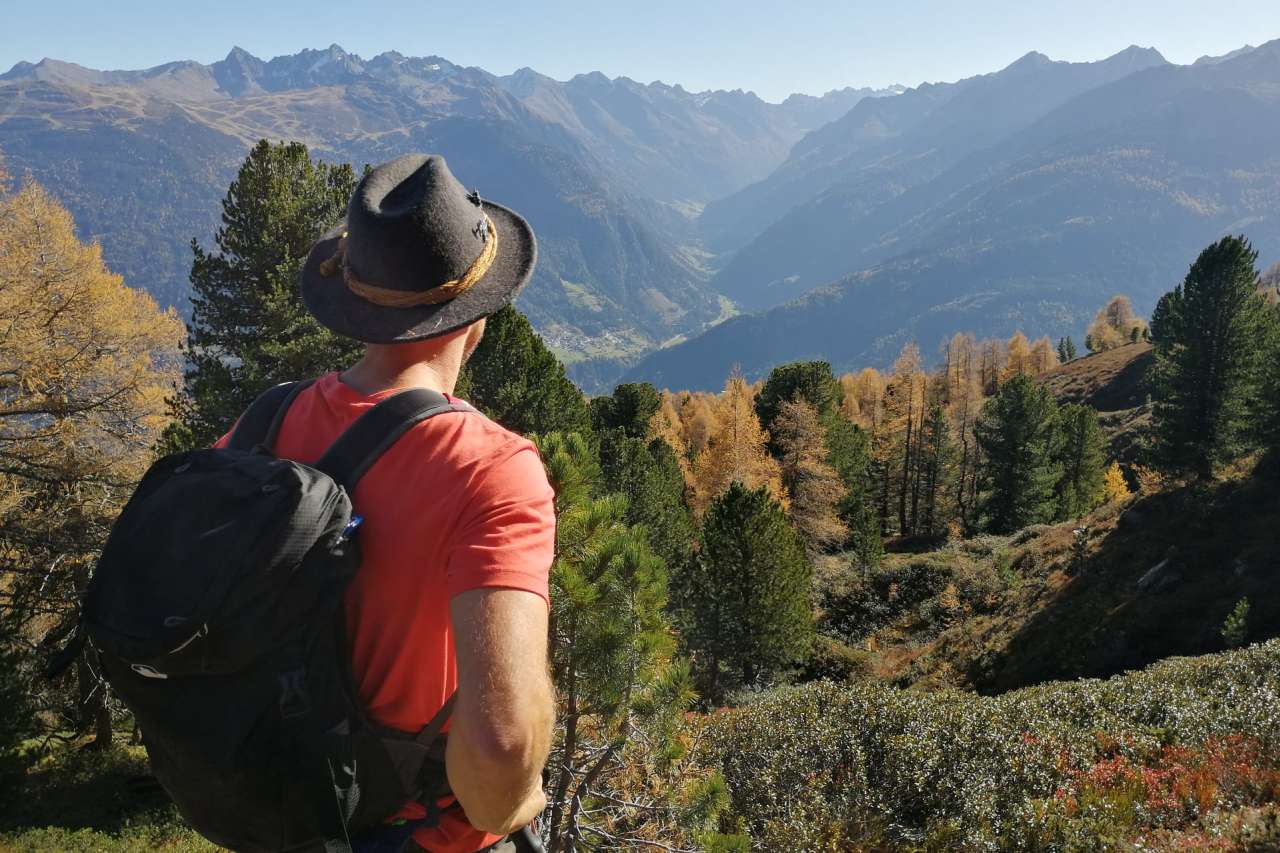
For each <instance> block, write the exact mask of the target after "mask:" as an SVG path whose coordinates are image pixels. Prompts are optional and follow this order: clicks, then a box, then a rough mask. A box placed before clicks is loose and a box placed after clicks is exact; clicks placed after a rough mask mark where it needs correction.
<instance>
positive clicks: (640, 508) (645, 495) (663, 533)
mask: <svg viewBox="0 0 1280 853" xmlns="http://www.w3.org/2000/svg"><path fill="white" fill-rule="evenodd" d="M600 465H601V469H602V483H603V485H604V488H605V489H607V490H608V491H610V492H615V493H618V494H621V495H623V496H625V497H626V499H627V512H626V515H625V520H626V523H627V524H630V525H641V526H643V528H644V529H645V531H647V534H648V539H649V546H650V547H651V548H652V549H653V552H654V553H655V554H657V555H658V556H659V557H660V558H661V559H662V560H663V562H664V563H666V564H667V565H669V566H678V565H682V564H683V563H684V562H685V560H687V559H688V557H689V551H690V549H691V548H692V547H693V539H694V536H695V532H694V527H693V515H692V513H690V512H689V509H688V507H687V506H686V504H685V482H684V473H683V472H682V471H681V470H680V460H679V459H677V458H676V453H675V451H674V450H672V449H671V445H669V444H667V443H666V442H665V441H663V440H662V439H660V438H655V439H653V440H651V441H646V440H645V439H643V438H632V437H631V436H629V435H627V434H626V433H625V432H624V431H623V430H622V429H608V430H605V431H604V432H602V433H601V434H600Z"/></svg>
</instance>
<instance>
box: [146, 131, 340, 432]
mask: <svg viewBox="0 0 1280 853" xmlns="http://www.w3.org/2000/svg"><path fill="white" fill-rule="evenodd" d="M355 184H356V176H355V172H354V171H352V169H351V167H350V166H348V165H330V164H327V163H317V162H314V161H313V160H312V159H311V157H310V155H309V154H308V152H307V147H306V146H305V145H303V144H302V143H299V142H290V143H271V142H268V141H266V140H262V141H261V142H259V143H258V144H257V145H255V146H254V147H253V149H252V150H251V151H250V152H249V156H248V157H247V158H245V161H244V163H243V164H242V165H241V166H240V171H239V173H238V174H237V175H236V178H235V180H234V181H233V182H232V184H231V187H230V189H228V191H227V195H226V198H224V199H223V202H222V226H221V227H220V228H219V229H218V231H217V234H216V235H215V237H214V241H215V243H216V246H217V248H216V250H215V251H212V252H210V251H206V250H205V249H204V248H202V247H201V246H200V244H199V243H198V242H196V241H195V240H192V242H191V250H192V252H193V254H194V255H195V257H194V259H193V261H192V264H191V290H192V300H191V301H192V315H191V324H190V327H189V330H188V339H187V346H186V355H187V370H186V376H185V393H184V394H183V395H182V396H181V397H179V398H177V399H176V400H174V401H173V409H174V414H175V415H176V416H177V422H176V423H175V424H174V425H173V426H172V427H171V428H170V429H169V430H168V431H167V432H166V435H165V439H164V441H163V444H164V445H165V448H166V449H167V450H177V449H181V448H187V447H199V446H204V445H207V444H209V443H211V442H213V440H214V439H216V438H217V437H218V436H219V435H221V434H222V433H223V432H225V431H226V430H227V429H228V428H229V427H230V426H231V425H232V423H234V421H235V419H236V418H237V417H239V416H240V414H241V413H242V412H243V411H244V409H245V408H246V407H247V406H248V405H249V403H251V402H252V401H253V399H254V398H255V397H257V396H258V394H260V393H262V391H263V390H265V389H266V388H268V387H270V386H271V385H274V384H276V383H279V382H285V381H288V380H292V379H306V378H310V377H313V376H316V375H319V374H322V373H326V372H328V371H331V370H337V369H339V368H342V367H345V366H347V365H348V364H350V363H351V362H353V361H355V360H356V359H357V358H358V357H359V355H360V352H361V351H362V345H361V344H359V343H358V342H356V341H352V340H349V339H346V338H342V337H339V336H338V335H335V334H333V333H331V332H329V331H328V330H327V329H325V328H324V327H323V326H321V325H320V324H319V323H317V322H316V321H315V319H313V318H312V317H311V315H310V314H308V313H307V311H306V309H305V308H303V306H302V301H301V299H300V298H299V295H298V276H299V273H300V271H301V269H302V263H303V261H305V260H306V256H307V253H308V252H309V251H310V249H311V246H312V244H313V243H314V242H315V241H316V239H317V238H318V237H319V236H320V234H321V233H322V232H323V231H324V230H326V229H327V228H329V227H331V226H332V225H333V224H334V223H335V222H337V221H338V220H339V219H340V218H341V217H342V215H343V214H344V213H345V212H346V209H347V200H348V199H349V198H350V196H351V192H352V190H353V189H354V188H355Z"/></svg>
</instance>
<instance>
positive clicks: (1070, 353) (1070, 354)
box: [1062, 336, 1079, 364]
mask: <svg viewBox="0 0 1280 853" xmlns="http://www.w3.org/2000/svg"><path fill="white" fill-rule="evenodd" d="M1064 353H1065V358H1063V359H1062V363H1063V364H1066V363H1068V362H1072V361H1075V360H1076V358H1077V357H1078V355H1079V353H1077V352H1076V342H1075V341H1073V340H1071V338H1070V336H1068V337H1067V338H1066V340H1065V350H1064Z"/></svg>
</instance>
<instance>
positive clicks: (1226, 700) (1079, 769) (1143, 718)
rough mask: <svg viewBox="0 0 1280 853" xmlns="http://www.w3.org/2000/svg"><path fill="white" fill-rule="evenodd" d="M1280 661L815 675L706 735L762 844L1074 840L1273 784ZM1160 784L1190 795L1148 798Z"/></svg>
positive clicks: (1279, 737)
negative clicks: (990, 683) (1018, 674)
mask: <svg viewBox="0 0 1280 853" xmlns="http://www.w3.org/2000/svg"><path fill="white" fill-rule="evenodd" d="M1278 668H1280V641H1272V642H1270V643H1267V644H1263V645H1259V646H1254V647H1252V648H1249V649H1245V650H1241V651H1236V652H1229V653H1226V654H1222V655H1216V656H1210V657H1207V658H1201V659H1171V660H1169V661H1165V662H1162V663H1160V664H1157V665H1155V666H1153V667H1151V668H1150V669H1148V670H1146V671H1143V672H1140V673H1130V674H1127V675H1124V676H1118V677H1116V678H1112V679H1109V680H1107V681H1098V680H1083V681H1078V682H1071V683H1057V684H1047V685H1042V686H1039V687H1033V688H1028V689H1025V690H1021V691H1017V692H1014V693H1009V694H1005V695H1003V696H999V697H978V696H972V695H967V694H958V693H950V692H942V693H932V694H925V693H917V692H910V691H899V690H894V689H892V688H888V687H884V686H879V685H875V684H871V683H861V684H855V685H834V684H829V683H823V684H812V685H806V686H803V687H798V688H788V689H783V690H778V691H774V692H772V693H770V694H765V695H764V696H762V697H760V698H759V699H758V700H757V701H756V702H755V703H753V704H752V705H750V706H748V707H744V708H740V709H738V710H735V711H731V712H724V713H721V714H719V715H717V716H716V717H714V718H713V719H712V721H711V723H710V725H709V727H708V732H707V736H706V738H705V739H704V742H703V745H702V748H703V749H705V750H707V752H708V755H707V759H708V761H710V762H711V763H712V764H714V765H718V766H719V767H721V768H722V770H723V772H724V775H725V779H726V781H727V782H728V783H729V787H730V790H731V792H732V805H731V809H730V813H731V817H730V819H731V820H738V821H741V824H742V826H743V828H744V829H745V830H746V831H748V832H749V833H750V834H751V835H752V837H753V838H754V839H755V841H756V843H757V845H758V846H759V847H760V848H761V849H767V850H774V849H786V850H828V849H851V848H855V847H860V846H861V847H866V846H868V845H876V844H889V845H895V844H896V845H908V844H909V845H912V846H919V845H920V844H921V843H922V842H923V843H924V845H925V846H926V847H935V848H942V849H945V848H948V847H949V848H953V849H954V848H963V849H979V848H991V847H996V846H1006V847H1012V848H1014V849H1064V847H1065V848H1066V849H1081V848H1079V847H1073V846H1071V845H1070V844H1059V842H1057V841H1055V840H1054V839H1061V838H1066V837H1068V836H1070V837H1074V838H1084V837H1092V838H1093V839H1094V842H1095V843H1096V841H1097V839H1099V838H1103V837H1106V833H1107V832H1113V831H1114V832H1118V833H1119V835H1118V836H1117V837H1131V836H1132V834H1134V833H1137V832H1142V831H1145V830H1147V829H1156V828H1169V827H1171V826H1173V827H1176V826H1180V825H1183V824H1185V823H1186V822H1187V821H1188V820H1189V819H1190V817H1191V816H1193V815H1197V814H1202V813H1204V812H1206V811H1208V810H1209V809H1212V808H1220V807H1239V806H1241V805H1249V804H1250V803H1251V801H1252V804H1255V805H1256V804H1260V803H1264V802H1266V798H1267V797H1268V796H1270V797H1274V796H1276V794H1277V791H1276V790H1275V785H1276V781H1275V780H1276V779H1277V778H1280V777H1277V776H1276V774H1275V771H1276V769H1277V768H1280V682H1278V681H1277V679H1276V676H1275V672H1276V671H1277V669H1278ZM1232 750H1235V752H1234V753H1233V752H1232ZM1107 762H1110V764H1107ZM1108 768H1109V769H1108ZM1224 768H1234V769H1230V770H1228V769H1224ZM1231 773H1236V774H1237V777H1235V778H1237V779H1246V778H1247V779H1251V780H1253V782H1252V783H1250V784H1252V785H1253V787H1250V785H1249V784H1236V782H1224V780H1225V779H1226V778H1227V776H1228V775H1229V774H1231ZM1108 774H1110V775H1108ZM1133 778H1136V779H1138V780H1139V781H1140V782H1141V788H1138V787H1134V786H1131V785H1130V786H1128V787H1126V785H1128V782H1127V781H1126V780H1131V779H1133ZM1197 779H1199V780H1200V781H1199V782H1197V781H1196V780H1197ZM1092 782H1097V783H1098V784H1095V785H1093V786H1092V787H1090V783H1092ZM1209 782H1213V783H1214V785H1212V786H1211V785H1210V784H1209ZM1263 783H1265V784H1263ZM1197 786H1198V787H1197ZM1215 786H1216V787H1215ZM1211 788H1212V790H1211ZM1170 792H1172V793H1173V794H1175V795H1179V796H1181V794H1182V793H1183V792H1186V794H1187V796H1188V797H1189V798H1190V800H1194V801H1195V802H1196V806H1195V808H1194V809H1190V808H1187V807H1183V811H1181V812H1177V810H1174V811H1168V810H1166V811H1161V810H1160V809H1159V808H1155V807H1154V806H1153V805H1152V804H1153V803H1155V804H1156V805H1158V804H1159V803H1160V802H1164V801H1165V800H1167V799H1168V796H1169V794H1170ZM1072 796H1074V797H1075V798H1076V803H1077V810H1076V811H1075V812H1074V813H1072V811H1071V809H1069V808H1067V805H1066V803H1067V801H1068V799H1069V798H1070V797H1072ZM1081 796H1086V797H1093V800H1092V802H1094V803H1095V805H1097V808H1093V809H1091V810H1084V811H1082V810H1080V809H1079V808H1078V806H1079V803H1080V802H1081V800H1080V799H1079V798H1080V797H1081ZM1126 797H1128V798H1129V799H1127V800H1126V799H1125V798H1126ZM1162 798H1163V799H1162ZM1086 811H1087V815H1086V816H1087V817H1088V819H1089V820H1090V821H1092V822H1093V823H1091V824H1090V825H1089V827H1088V829H1089V832H1092V833H1094V834H1093V835H1092V836H1087V835H1085V836H1082V835H1079V833H1080V831H1081V829H1080V827H1081V826H1082V824H1081V823H1080V821H1081V820H1084V818H1082V817H1081V815H1082V814H1086ZM1084 849H1092V848H1088V847H1086V848H1084ZM1099 849H1101V848H1099Z"/></svg>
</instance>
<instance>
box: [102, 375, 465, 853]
mask: <svg viewBox="0 0 1280 853" xmlns="http://www.w3.org/2000/svg"><path fill="white" fill-rule="evenodd" d="M309 384H310V383H293V384H285V385H280V386H277V387H275V388H272V389H270V390H269V391H267V392H266V393H265V394H263V395H262V396H261V397H260V398H259V399H258V400H257V401H255V402H254V403H253V405H252V406H251V407H250V408H249V410H248V411H247V412H246V413H245V415H244V416H243V417H242V418H241V421H240V424H239V425H238V426H237V427H236V430H235V432H234V434H233V435H232V437H231V440H230V443H229V445H228V447H227V448H226V449H218V450H214V449H207V450H195V451H191V452H187V453H178V454H174V455H172V456H167V457H165V458H163V459H161V460H160V461H158V462H156V463H155V465H153V466H152V467H151V469H150V470H148V471H147V473H146V475H145V476H144V477H143V479H142V482H141V483H140V484H139V485H138V488H137V490H136V491H135V492H134V494H133V497H132V498H131V499H130V500H129V503H128V504H127V505H126V506H125V508H124V511H123V512H122V513H121V515H120V518H119V519H118V520H117V521H116V524H115V526H114V528H113V529H112V531H111V535H110V537H109V538H108V540H107V544H106V546H105V548H104V549H103V552H102V556H101V558H100V560H99V562H98V566H97V570H96V571H95V573H94V576H93V579H92V581H91V582H90V584H89V588H88V591H87V593H86V595H85V600H84V608H83V614H82V626H83V628H84V629H85V631H86V632H87V635H88V639H89V641H90V642H92V644H93V646H94V647H95V649H96V651H97V653H98V656H99V658H100V660H101V665H102V669H103V671H104V673H105V675H106V677H107V679H108V680H109V681H110V683H111V685H112V687H113V688H115V691H116V693H117V694H118V695H119V696H120V698H121V699H123V700H124V703H125V704H126V705H127V706H128V707H129V710H130V711H132V712H133V714H134V717H135V718H136V719H137V721H138V725H139V726H140V728H141V731H142V740H143V743H144V744H145V745H146V748H147V754H148V755H149V756H150V759H151V766H152V769H153V772H154V773H155V775H156V778H157V779H158V780H159V782H160V783H161V784H162V785H163V786H164V788H165V790H166V791H168V792H169V795H170V796H171V797H172V798H173V800H174V802H175V803H176V804H177V806H178V809H179V810H180V811H181V813H182V816H183V817H184V818H185V819H186V820H187V822H188V823H190V824H191V826H192V827H193V828H194V829H195V830H196V831H197V832H199V833H200V834H201V835H203V836H205V837H206V838H208V839H209V840H210V841H213V842H214V843H216V844H220V845H222V846H223V847H227V848H230V849H231V850H235V851H241V852H242V853H279V851H301V850H307V851H311V850H317V851H318V850H324V851H326V853H335V851H344V850H347V849H348V848H349V844H350V838H351V836H353V835H355V834H356V832H357V831H359V830H360V829H362V828H365V827H368V826H372V825H375V824H377V823H380V822H382V821H383V820H385V819H386V818H387V817H388V816H390V815H391V814H393V813H394V812H395V811H396V810H398V809H399V808H400V807H401V806H402V805H403V804H404V803H406V802H408V801H410V800H415V799H416V800H419V801H421V802H423V804H424V805H426V806H427V808H428V814H429V817H435V816H438V811H437V810H436V808H435V803H436V800H437V798H438V797H440V796H442V795H444V794H446V793H447V791H448V786H447V782H446V780H445V774H444V750H443V737H442V736H441V735H440V729H441V728H442V727H443V725H444V723H445V720H446V719H447V717H448V714H449V710H450V708H451V706H452V702H453V700H452V698H450V700H449V702H448V703H446V705H445V707H444V708H443V709H442V710H441V712H440V713H439V714H438V715H437V717H436V719H434V720H432V721H431V723H430V724H429V725H427V726H426V727H425V728H424V729H422V731H420V732H399V731H392V730H390V729H387V728H384V727H382V726H379V725H377V724H376V723H374V722H373V721H372V720H371V719H370V718H369V716H368V714H367V713H366V712H365V710H364V708H363V707H362V706H361V703H360V701H359V698H358V696H357V693H356V687H355V682H354V680H353V678H352V673H351V667H350V660H349V656H348V651H347V643H346V638H345V633H344V628H343V609H342V608H343V605H342V602H343V592H344V590H345V589H346V588H347V585H348V583H349V582H350V581H351V579H352V577H353V576H354V575H355V573H356V570H357V569H358V568H359V565H360V548H359V539H358V537H357V536H355V535H354V532H355V529H356V528H357V527H358V525H359V522H360V518H359V516H356V515H353V513H352V506H351V501H350V495H351V494H352V492H353V491H354V489H355V485H356V483H357V482H358V481H359V479H360V476H361V475H362V474H363V473H365V472H366V471H367V470H368V469H369V467H370V466H371V465H372V464H373V463H374V462H375V461H377V459H378V457H379V456H380V455H381V454H382V453H383V452H384V451H385V450H387V449H388V448H389V447H390V446H391V445H392V444H393V443H394V442H395V441H396V440H397V439H398V438H399V437H400V436H401V435H403V434H404V432H405V431H406V430H408V429H409V428H410V427H412V426H413V425H414V424H417V423H419V422H421V421H423V420H426V419H427V418H430V417H433V416H435V415H438V414H442V413H444V412H456V411H467V410H470V407H468V406H467V405H466V404H463V403H451V402H449V401H448V400H447V399H446V398H445V397H444V396H443V395H440V394H437V393H435V392H432V391H426V390H421V389H413V390H408V391H403V392H400V393H399V394H397V395H395V396H393V397H390V398H388V399H386V400H384V401H382V402H381V403H379V404H378V405H376V406H375V407H374V408H372V409H371V410H370V411H368V412H367V413H365V414H364V415H363V416H362V417H361V418H360V419H359V420H357V421H356V422H355V423H354V424H352V426H351V427H350V428H349V429H348V430H347V431H346V432H345V433H344V434H343V435H342V436H341V437H339V439H338V440H337V441H336V442H335V443H334V444H333V446H332V447H331V448H330V449H329V450H328V452H327V453H325V455H324V457H323V458H322V459H320V460H319V461H318V462H317V463H316V464H315V465H313V466H308V465H302V464H299V463H297V462H292V461H289V460H285V459H279V458H277V457H275V456H274V455H273V454H272V453H271V447H272V446H273V445H274V442H275V438H276V435H277V433H278V431H279V429H280V425H281V422H282V421H283V420H284V415H285V412H286V411H287V410H288V408H289V404H290V403H291V402H292V401H293V400H294V398H296V397H297V395H298V394H299V393H300V392H301V391H302V390H303V389H305V388H306V387H307V386H308V385H309Z"/></svg>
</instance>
